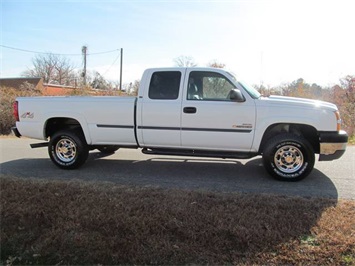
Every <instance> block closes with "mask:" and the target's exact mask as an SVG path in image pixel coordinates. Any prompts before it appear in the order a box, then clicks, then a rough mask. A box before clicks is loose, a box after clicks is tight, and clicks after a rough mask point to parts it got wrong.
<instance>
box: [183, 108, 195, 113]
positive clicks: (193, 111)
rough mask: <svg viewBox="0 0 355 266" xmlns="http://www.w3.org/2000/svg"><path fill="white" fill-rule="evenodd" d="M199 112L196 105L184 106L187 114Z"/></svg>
mask: <svg viewBox="0 0 355 266" xmlns="http://www.w3.org/2000/svg"><path fill="white" fill-rule="evenodd" d="M196 112H197V109H196V107H184V113H185V114H195V113H196Z"/></svg>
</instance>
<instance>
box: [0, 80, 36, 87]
mask: <svg viewBox="0 0 355 266" xmlns="http://www.w3.org/2000/svg"><path fill="white" fill-rule="evenodd" d="M25 82H26V83H29V84H31V85H33V86H35V87H37V86H38V84H39V83H40V82H41V78H0V87H10V88H15V89H20V87H21V85H23V84H24V83H25Z"/></svg>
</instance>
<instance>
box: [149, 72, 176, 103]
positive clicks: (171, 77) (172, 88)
mask: <svg viewBox="0 0 355 266" xmlns="http://www.w3.org/2000/svg"><path fill="white" fill-rule="evenodd" d="M180 81H181V72H180V71H163V72H155V73H154V74H153V75H152V78H151V80H150V84H149V93H148V96H149V98H150V99H155V100H176V99H177V98H178V97H179V88H180Z"/></svg>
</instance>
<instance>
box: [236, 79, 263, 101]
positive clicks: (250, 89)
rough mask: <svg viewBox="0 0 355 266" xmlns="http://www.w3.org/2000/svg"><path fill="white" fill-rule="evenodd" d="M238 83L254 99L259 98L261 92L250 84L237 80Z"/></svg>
mask: <svg viewBox="0 0 355 266" xmlns="http://www.w3.org/2000/svg"><path fill="white" fill-rule="evenodd" d="M238 83H239V85H240V86H242V87H243V88H244V89H245V90H246V91H247V93H248V94H249V95H250V96H251V97H252V98H254V99H258V98H260V96H261V94H260V93H259V92H258V91H257V90H256V89H254V88H253V87H252V86H250V85H248V84H246V83H244V82H241V81H238Z"/></svg>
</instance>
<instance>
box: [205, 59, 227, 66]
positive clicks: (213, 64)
mask: <svg viewBox="0 0 355 266" xmlns="http://www.w3.org/2000/svg"><path fill="white" fill-rule="evenodd" d="M207 66H208V67H214V68H225V67H226V64H223V63H221V62H218V61H217V60H212V61H210V62H209V63H208V64H207Z"/></svg>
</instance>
